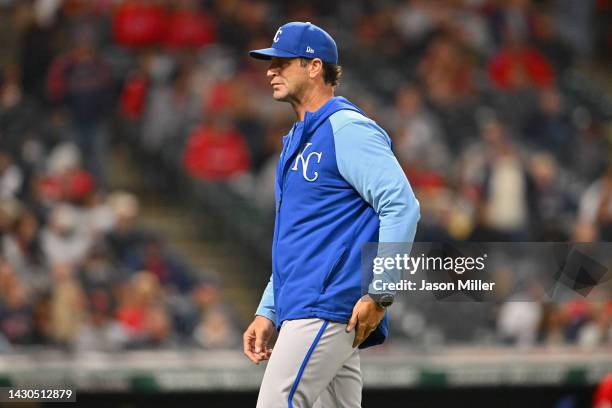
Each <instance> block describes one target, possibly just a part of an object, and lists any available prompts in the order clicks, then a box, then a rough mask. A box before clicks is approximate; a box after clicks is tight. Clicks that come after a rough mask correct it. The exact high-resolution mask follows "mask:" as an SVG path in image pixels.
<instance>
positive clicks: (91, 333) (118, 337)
mask: <svg viewBox="0 0 612 408" xmlns="http://www.w3.org/2000/svg"><path fill="white" fill-rule="evenodd" d="M88 300H89V304H90V306H91V307H90V308H89V309H90V310H91V312H90V314H89V316H88V317H87V321H86V323H85V324H84V325H83V327H82V328H81V329H80V332H79V334H78V336H77V338H76V348H77V349H78V350H80V351H90V350H96V351H106V352H114V351H119V350H121V349H123V347H124V346H125V344H126V342H127V340H128V336H127V333H126V332H125V330H124V329H123V328H122V327H121V325H120V324H119V323H118V322H117V321H116V320H114V319H113V317H112V314H111V312H112V305H111V298H110V296H109V294H108V292H105V291H103V290H100V289H97V290H94V291H92V292H91V293H90V294H89V298H88Z"/></svg>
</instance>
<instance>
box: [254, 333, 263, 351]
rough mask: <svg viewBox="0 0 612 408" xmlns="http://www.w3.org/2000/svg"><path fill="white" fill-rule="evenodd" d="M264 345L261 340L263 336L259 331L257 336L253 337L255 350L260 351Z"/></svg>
mask: <svg viewBox="0 0 612 408" xmlns="http://www.w3.org/2000/svg"><path fill="white" fill-rule="evenodd" d="M264 346H265V343H264V340H263V336H262V335H261V333H260V334H259V336H257V337H256V338H255V352H256V353H261V351H262V350H263V349H264V348H265V347H264Z"/></svg>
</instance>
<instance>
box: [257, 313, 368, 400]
mask: <svg viewBox="0 0 612 408" xmlns="http://www.w3.org/2000/svg"><path fill="white" fill-rule="evenodd" d="M345 329H346V324H345V323H334V322H329V321H326V320H321V319H299V320H287V321H285V322H284V323H283V326H282V328H281V330H280V333H279V336H278V339H277V340H276V345H275V346H274V351H273V352H272V355H271V356H270V360H269V361H268V366H267V367H266V372H265V374H264V378H263V381H262V383H261V388H260V390H259V398H258V399H257V408H336V407H337V408H357V407H361V388H362V383H361V370H360V368H359V351H358V349H356V348H353V340H354V339H355V331H354V330H353V331H351V332H350V333H347V332H346V330H345Z"/></svg>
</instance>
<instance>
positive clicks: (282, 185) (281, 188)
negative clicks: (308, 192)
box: [272, 125, 296, 285]
mask: <svg viewBox="0 0 612 408" xmlns="http://www.w3.org/2000/svg"><path fill="white" fill-rule="evenodd" d="M295 127H296V126H295V125H293V128H292V129H291V133H289V137H288V138H287V142H286V143H285V146H283V151H282V153H281V157H280V167H281V174H280V177H281V180H280V183H279V184H280V185H279V194H278V208H277V209H276V223H275V229H276V231H275V233H274V254H276V248H277V247H278V231H279V230H280V210H281V206H282V204H283V191H284V189H285V179H286V177H285V174H284V169H285V156H286V154H287V151H288V150H289V149H290V148H291V143H292V141H293V134H294V132H295ZM273 258H274V259H273V260H272V261H273V262H274V270H277V271H278V268H277V267H276V259H277V258H278V256H274V257H273ZM279 276H280V275H279ZM279 280H280V279H279ZM280 284H282V282H279V285H280Z"/></svg>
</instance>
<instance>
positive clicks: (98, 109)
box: [47, 26, 114, 185]
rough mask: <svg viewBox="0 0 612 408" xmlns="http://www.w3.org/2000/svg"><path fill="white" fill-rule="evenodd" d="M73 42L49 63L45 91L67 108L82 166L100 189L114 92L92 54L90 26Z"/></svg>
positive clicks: (106, 70)
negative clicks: (70, 47)
mask: <svg viewBox="0 0 612 408" xmlns="http://www.w3.org/2000/svg"><path fill="white" fill-rule="evenodd" d="M74 38H75V44H74V47H73V49H72V50H71V51H70V52H69V53H68V54H66V55H63V56H61V57H58V58H56V59H55V60H54V61H53V63H52V65H51V68H50V70H49V76H48V79H47V89H48V92H49V97H50V98H51V100H52V101H54V102H56V103H61V104H65V105H66V107H67V108H68V111H69V112H70V114H71V120H72V126H73V129H74V137H75V143H76V144H77V146H78V147H79V149H80V150H81V153H82V154H83V159H84V160H83V162H84V164H85V166H86V168H87V170H88V171H90V172H91V173H92V174H93V175H94V176H95V177H96V180H97V181H98V182H100V183H101V185H104V184H105V175H104V161H105V155H106V145H107V143H108V140H107V139H108V134H107V120H108V115H109V113H110V112H111V107H112V100H113V91H114V90H113V78H112V73H111V70H110V67H109V66H108V65H107V64H106V62H105V61H104V60H103V59H102V57H101V56H100V55H99V54H98V52H97V50H96V46H95V41H96V40H95V33H94V32H93V29H92V27H91V26H80V27H78V28H77V31H76V32H75V34H74Z"/></svg>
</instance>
